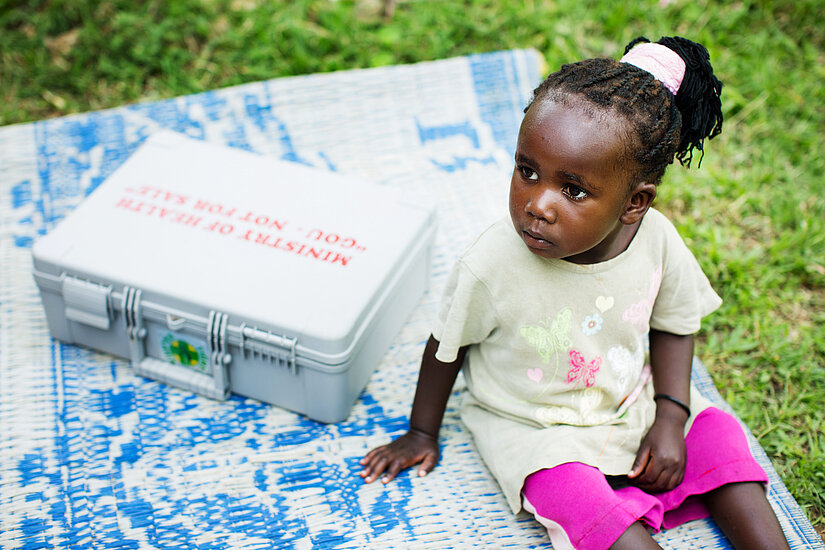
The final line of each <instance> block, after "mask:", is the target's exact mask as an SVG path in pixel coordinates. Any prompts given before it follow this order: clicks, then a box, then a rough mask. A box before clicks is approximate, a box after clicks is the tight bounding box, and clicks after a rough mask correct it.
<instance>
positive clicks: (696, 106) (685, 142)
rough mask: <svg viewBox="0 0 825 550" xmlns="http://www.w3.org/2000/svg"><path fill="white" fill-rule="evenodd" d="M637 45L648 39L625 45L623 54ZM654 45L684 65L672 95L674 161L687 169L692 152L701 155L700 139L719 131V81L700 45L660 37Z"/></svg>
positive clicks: (706, 53)
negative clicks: (676, 116) (677, 124)
mask: <svg viewBox="0 0 825 550" xmlns="http://www.w3.org/2000/svg"><path fill="white" fill-rule="evenodd" d="M640 42H649V40H648V39H647V38H644V37H639V38H636V39H635V40H633V41H632V42H630V44H628V45H627V47H626V48H625V53H627V52H628V51H630V50H631V49H632V48H633V46H635V45H636V44H639V43H640ZM656 43H657V44H661V45H662V46H666V47H667V48H669V49H671V50H673V51H674V52H676V53H677V54H679V57H681V58H682V60H683V61H684V62H685V76H684V78H683V79H682V84H681V85H680V86H679V91H678V93H677V94H676V108H677V109H678V110H679V113H680V114H681V116H682V130H681V135H680V140H679V147H678V149H677V150H676V158H677V159H679V162H681V163H682V164H683V165H685V166H690V162H691V160H692V159H693V149H697V150H699V151H700V152H701V153H702V155H704V139H705V138H708V139H711V138H714V137H716V136H717V135H719V133H720V132H721V131H722V101H721V99H720V96H721V94H722V82H721V81H719V79H718V78H716V76H714V74H713V67H712V66H711V64H710V54H709V53H708V50H707V48H705V47H704V46H703V45H701V44H698V43H696V42H693V41H692V40H688V39H687V38H682V37H681V36H663V37H662V38H660V39H659V40H657V41H656ZM699 164H700V165H701V164H702V159H701V157H700V158H699Z"/></svg>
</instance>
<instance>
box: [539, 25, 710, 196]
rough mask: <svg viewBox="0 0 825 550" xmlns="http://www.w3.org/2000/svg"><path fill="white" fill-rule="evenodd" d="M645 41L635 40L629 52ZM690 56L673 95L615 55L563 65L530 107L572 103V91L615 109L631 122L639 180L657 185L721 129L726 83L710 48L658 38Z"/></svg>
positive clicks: (687, 162)
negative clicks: (718, 75)
mask: <svg viewBox="0 0 825 550" xmlns="http://www.w3.org/2000/svg"><path fill="white" fill-rule="evenodd" d="M640 42H649V41H648V40H647V38H644V37H639V38H636V39H635V40H633V41H632V42H630V43H629V44H628V45H627V47H626V48H625V53H627V52H628V51H630V50H631V49H632V48H633V46H635V45H636V44H639V43H640ZM657 43H658V44H661V45H663V46H666V47H668V48H670V49H671V50H673V51H674V52H676V53H677V54H678V55H679V56H680V57H681V58H682V59H683V60H684V61H685V76H684V79H683V80H682V84H681V86H680V87H679V91H678V93H677V94H676V96H674V95H673V94H672V93H671V92H670V91H669V90H668V89H667V88H666V87H665V86H664V84H662V83H661V82H659V81H658V80H656V79H655V78H654V77H653V75H652V74H650V73H649V72H647V71H645V70H644V69H640V68H638V67H636V66H634V65H631V64H629V63H620V62H619V61H617V60H615V59H605V58H595V59H587V60H584V61H580V62H578V63H572V64H568V65H563V66H562V67H561V69H559V70H558V71H557V72H555V73H553V74H551V75H550V76H548V77H547V78H546V79H545V80H544V82H542V83H541V84H540V85H539V86H538V87H537V88H536V89H535V90H534V91H533V99H532V100H531V101H530V104H529V105H528V106H527V108H525V112H527V110H528V109H529V108H530V106H531V105H532V104H533V103H535V102H536V101H543V100H545V99H549V100H551V101H558V102H561V103H566V102H569V101H570V100H571V99H570V97H571V96H574V97H580V98H584V99H585V100H587V101H588V102H590V104H591V105H593V106H595V107H597V108H600V109H605V110H613V111H615V112H616V113H618V114H619V115H621V116H623V117H624V118H625V120H626V121H627V122H628V124H629V129H630V131H629V139H630V142H629V143H628V144H627V154H626V156H627V157H629V159H630V160H633V161H634V162H635V165H636V166H637V167H638V169H637V170H636V171H635V173H634V182H633V183H635V182H638V181H642V180H647V181H650V182H651V183H654V184H658V183H659V182H660V181H661V179H662V176H663V175H664V172H665V169H666V168H667V166H668V165H669V164H671V163H672V162H673V159H674V157H675V158H677V159H678V160H679V162H680V163H681V164H682V165H684V166H686V167H690V163H691V161H692V160H693V151H694V149H696V150H698V151H699V152H700V153H701V156H700V158H699V165H700V166H701V163H702V156H704V139H705V138H706V137H707V138H708V139H711V138H713V137H715V136H717V135H718V134H719V133H720V132H721V131H722V104H721V101H720V99H719V96H720V94H721V93H722V83H721V82H720V81H719V80H718V79H717V78H716V77H715V76H714V74H713V67H711V65H710V55H709V54H708V51H707V49H705V47H704V46H702V45H701V44H697V43H695V42H692V41H690V40H687V39H686V38H681V37H678V36H674V37H662V38H661V39H659V41H658V42H657Z"/></svg>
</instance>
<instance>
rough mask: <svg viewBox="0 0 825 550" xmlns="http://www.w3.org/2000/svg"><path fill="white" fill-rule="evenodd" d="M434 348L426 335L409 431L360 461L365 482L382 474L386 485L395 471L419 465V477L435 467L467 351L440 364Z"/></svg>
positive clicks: (432, 342) (434, 344) (431, 340)
mask: <svg viewBox="0 0 825 550" xmlns="http://www.w3.org/2000/svg"><path fill="white" fill-rule="evenodd" d="M437 349H438V341H437V340H436V339H435V338H434V337H432V336H430V339H429V340H428V341H427V346H426V347H425V348H424V356H423V357H422V358H421V370H420V371H419V373H418V386H417V387H416V389H415V398H414V399H413V406H412V412H411V413H410V429H409V431H408V432H407V433H405V434H404V435H402V436H401V437H399V438H398V439H396V440H395V441H393V442H392V443H390V444H388V445H384V446H382V447H378V448H377V449H373V450H372V451H370V452H369V453H367V456H365V457H364V458H362V459H361V465H362V466H363V467H364V469H363V470H362V471H361V474H360V475H361V477H363V478H364V481H365V482H367V483H370V482H372V481H374V480H375V479H376V478H378V476H380V475H381V474H382V473H384V472H385V471H386V475H384V477H383V478H382V479H381V481H382V482H383V483H388V482H390V481H392V479H393V478H394V477H395V476H396V475H397V474H398V472H400V471H401V470H403V469H404V468H409V467H410V466H413V465H415V464H418V463H419V462H420V463H421V467H419V469H418V475H419V476H423V475H426V474H427V473H428V472H429V471H430V470H432V469H433V468H435V465H436V463H437V462H438V456H439V452H438V430H439V428H441V421H442V419H443V418H444V409H445V408H446V407H447V399H449V397H450V393H451V392H452V389H453V384H454V383H455V379H456V377H457V376H458V371H459V370H461V365H462V363H464V355H465V354H466V352H467V348H466V347H463V348H461V349H460V350H459V352H458V357H456V360H455V361H453V362H451V363H443V362H441V361H439V360H438V359H436V358H435V352H436V350H437Z"/></svg>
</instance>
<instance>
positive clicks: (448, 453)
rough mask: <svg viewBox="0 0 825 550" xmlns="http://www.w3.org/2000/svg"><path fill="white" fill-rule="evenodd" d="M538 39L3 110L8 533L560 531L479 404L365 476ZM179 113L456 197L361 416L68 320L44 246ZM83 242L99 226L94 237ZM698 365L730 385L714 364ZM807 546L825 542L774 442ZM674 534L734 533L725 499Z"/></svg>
mask: <svg viewBox="0 0 825 550" xmlns="http://www.w3.org/2000/svg"><path fill="white" fill-rule="evenodd" d="M540 65H541V60H540V58H539V56H538V54H537V53H536V52H534V51H510V52H501V53H493V54H485V55H478V56H470V57H463V58H457V59H448V60H443V61H436V62H430V63H421V64H417V65H411V66H399V67H385V68H380V69H370V70H359V71H348V72H340V73H332V74H324V75H312V76H305V77H296V78H284V79H277V80H272V81H267V82H260V83H255V84H248V85H244V86H238V87H234V88H228V89H224V90H218V91H214V92H209V93H204V94H198V95H193V96H186V97H180V98H176V99H173V100H168V101H159V102H153V103H143V104H138V105H132V106H127V107H123V108H118V109H113V110H108V111H101V112H93V113H88V114H83V115H77V116H70V117H65V118H59V119H54V120H47V121H42V122H36V123H32V124H23V125H16V126H9V127H5V128H0V547H2V548H50V547H58V548H69V547H71V548H100V549H114V548H187V549H189V548H192V549H194V548H240V549H253V548H255V549H257V548H376V549H377V548H382V549H383V548H439V549H440V548H471V547H472V548H474V547H478V548H548V547H549V542H548V539H547V536H546V534H545V533H544V531H543V529H541V528H540V527H539V525H538V524H537V523H535V522H534V521H532V520H531V519H530V518H528V517H514V516H512V515H511V514H510V512H509V511H508V508H507V505H506V503H505V501H504V499H503V497H502V495H501V493H500V491H499V489H498V487H497V485H496V483H495V481H493V479H492V478H491V477H490V474H489V473H488V471H487V470H486V469H485V467H484V465H483V463H482V462H481V460H480V458H479V456H478V454H477V453H476V451H475V449H474V447H473V443H472V440H471V438H470V436H469V434H468V433H467V431H466V430H465V429H464V428H463V427H462V425H461V422H460V420H459V419H458V416H457V412H456V407H457V404H458V400H459V399H460V393H461V388H460V387H459V388H457V390H456V392H455V394H454V395H453V397H452V398H451V400H450V403H449V408H448V411H447V415H446V419H445V425H444V428H443V430H442V442H443V457H442V461H441V463H440V465H439V467H438V468H436V470H435V471H433V473H432V474H431V475H429V476H427V477H425V478H418V477H416V476H414V475H411V474H410V473H409V472H407V473H405V474H403V475H401V476H400V478H399V479H397V480H396V481H394V482H393V483H391V484H389V485H387V486H382V485H381V484H380V483H378V484H371V485H365V484H364V483H363V482H362V480H361V478H360V477H358V475H357V472H358V471H359V470H360V468H359V465H358V460H359V459H360V458H361V456H363V455H364V453H365V452H366V451H367V450H368V449H370V448H372V447H373V446H375V445H377V444H381V443H384V442H386V441H388V440H389V439H390V438H391V437H392V436H394V435H397V434H399V433H401V432H402V430H404V429H405V426H406V421H407V420H406V419H407V414H408V412H409V407H410V403H411V400H412V395H413V391H414V386H415V380H416V375H417V370H418V360H419V357H420V353H421V351H422V348H423V344H424V340H425V339H426V337H427V335H428V332H429V319H431V318H432V315H433V314H434V311H435V307H436V302H437V300H438V297H439V294H440V291H441V285H442V284H443V279H444V277H445V275H446V272H447V270H448V269H449V267H450V265H451V264H452V262H453V259H454V258H455V256H456V255H457V254H458V253H459V252H460V251H461V249H462V248H463V247H464V246H465V245H466V244H467V243H468V241H469V239H470V237H471V236H472V235H474V234H475V233H476V232H477V231H478V230H479V229H480V228H481V227H483V226H484V225H486V224H487V223H488V222H489V221H490V220H491V219H493V218H495V217H498V216H501V215H504V214H505V213H506V192H507V182H508V181H509V173H510V171H511V165H512V164H511V163H512V161H511V156H512V151H513V147H514V141H515V136H516V133H517V128H518V123H519V121H520V119H521V110H522V108H523V106H524V104H525V102H526V99H527V98H528V96H529V92H530V90H531V89H532V88H533V87H534V86H535V85H536V84H537V83H538V81H539V78H540V75H539V67H540ZM163 128H165V129H171V130H175V131H178V132H183V133H185V134H188V135H190V136H194V137H197V138H202V139H205V140H208V141H211V142H215V143H220V144H227V145H231V146H234V147H240V148H244V149H248V150H251V151H255V152H257V153H260V154H263V155H270V156H273V157H276V158H282V159H289V160H293V161H297V162H304V163H307V164H310V165H315V166H320V167H326V168H329V169H332V170H337V171H340V172H345V173H349V174H355V175H359V176H362V177H364V178H366V179H368V180H372V181H375V182H378V183H381V184H384V185H389V186H394V187H399V188H406V189H412V188H415V189H417V190H419V191H421V190H423V191H424V192H426V193H428V194H430V195H431V196H433V197H435V198H437V199H438V201H439V203H440V205H441V206H440V211H439V236H438V240H437V251H436V258H435V262H434V266H433V273H432V285H431V289H430V292H429V293H428V294H427V295H426V296H425V297H424V298H423V299H422V301H421V303H420V305H419V307H418V308H417V309H416V311H415V312H414V314H413V315H412V317H411V318H410V320H409V322H408V323H407V324H406V326H405V327H404V329H403V330H402V332H401V333H400V334H399V335H398V336H397V338H396V339H395V342H394V344H393V346H392V348H391V349H390V350H389V351H388V353H387V354H386V356H385V357H384V360H383V361H382V363H381V365H380V367H379V369H378V371H377V372H376V373H375V374H374V375H373V377H372V378H371V380H370V382H369V385H368V386H367V388H366V390H365V391H364V393H363V394H362V396H361V397H360V399H359V400H358V402H357V403H356V405H355V407H354V409H353V411H352V414H351V415H350V417H349V419H348V420H347V421H346V422H343V423H340V424H336V425H323V424H318V423H315V422H312V421H309V420H307V419H305V418H303V417H301V416H298V415H295V414H292V413H290V412H287V411H284V410H282V409H279V408H277V407H273V406H268V405H262V404H260V403H257V402H255V401H252V400H248V399H244V398H240V397H233V398H231V399H230V400H229V401H227V402H225V403H219V402H215V401H210V400H208V399H205V398H201V397H198V396H195V395H192V394H189V393H186V392H184V391H180V390H177V389H173V388H170V387H167V386H164V385H162V384H160V383H157V382H153V381H150V380H147V379H143V378H140V377H138V376H135V375H134V374H133V373H132V371H131V369H130V367H129V365H128V363H127V362H125V361H122V360H118V359H115V358H113V357H110V356H106V355H103V354H99V353H96V352H93V351H90V350H87V349H81V348H78V347H74V346H70V345H64V344H60V343H57V342H54V341H52V340H51V339H50V337H49V334H48V331H47V327H46V324H45V318H44V313H43V310H42V308H41V305H40V299H39V295H38V293H37V290H36V288H35V285H34V282H33V279H32V276H31V256H30V248H31V244H32V242H33V241H34V240H35V239H36V238H37V237H38V236H40V235H43V234H45V233H46V232H48V231H49V230H51V229H52V228H53V227H54V226H55V224H56V223H57V222H58V221H60V219H61V218H62V217H63V216H64V215H65V214H66V213H67V212H68V211H70V210H71V209H72V208H74V207H75V206H76V205H77V204H78V203H79V202H80V201H82V200H83V198H84V197H85V196H86V195H87V194H88V193H90V192H91V191H92V190H93V189H94V188H95V187H96V186H97V185H98V184H99V183H100V182H101V181H103V180H104V179H105V178H106V176H107V175H109V174H110V173H111V172H112V171H113V170H114V169H115V168H117V167H118V166H119V165H120V164H121V163H122V162H123V161H124V160H125V159H126V158H127V157H128V156H129V155H130V154H131V153H132V152H133V151H134V150H135V149H136V148H137V146H138V145H139V144H140V143H141V142H142V141H143V140H144V139H145V138H146V137H147V136H148V135H150V134H152V133H153V132H155V131H157V130H160V129H163ZM79 245H82V243H79ZM695 377H696V379H697V381H698V382H699V384H700V386H702V387H703V388H704V389H705V390H706V391H707V393H708V394H709V395H710V396H711V397H712V398H713V399H715V400H716V401H717V402H719V403H720V404H721V403H722V401H721V398H720V397H719V394H718V393H717V392H716V390H715V389H714V388H713V386H712V383H711V381H710V379H709V377H708V375H707V372H706V371H705V369H704V368H703V367H702V366H701V364H699V363H697V364H696V365H695ZM752 443H753V445H754V452H755V454H756V456H757V457H758V459H759V461H760V462H761V463H762V465H763V466H765V468H766V469H767V470H768V472H769V474H770V476H771V479H772V482H773V483H772V485H771V488H770V499H771V503H772V504H773V506H774V507H775V509H776V512H777V514H778V516H779V518H780V521H781V523H782V526H783V528H784V529H785V531H786V533H787V535H788V537H789V538H790V540H791V547H792V548H795V549H797V548H823V545H822V543H821V541H820V540H819V537H818V536H817V535H816V533H815V532H814V530H813V529H812V528H811V526H810V524H809V522H808V521H807V520H806V519H805V517H804V515H803V514H802V512H801V510H800V509H799V506H798V505H797V504H796V502H795V501H794V500H793V498H792V497H791V496H790V494H789V493H788V491H787V490H786V488H785V487H784V485H783V484H782V483H781V481H780V480H779V479H778V477H777V476H776V473H775V471H774V469H773V468H772V467H771V465H770V462H769V461H768V459H767V457H766V456H765V454H764V452H763V451H762V450H761V449H760V448H759V447H758V445H756V443H755V442H753V440H752ZM657 540H658V541H659V542H660V544H661V545H662V546H663V547H665V548H728V547H729V546H728V545H727V543H726V542H725V540H724V537H723V536H722V535H721V533H720V532H719V531H718V529H717V528H716V527H715V525H714V524H713V522H711V521H698V522H692V523H689V524H686V525H684V526H682V527H680V528H678V529H674V530H671V531H666V532H664V533H661V534H659V535H657Z"/></svg>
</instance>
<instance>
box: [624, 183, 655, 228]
mask: <svg viewBox="0 0 825 550" xmlns="http://www.w3.org/2000/svg"><path fill="white" fill-rule="evenodd" d="M655 198H656V185H654V184H652V183H648V182H646V181H643V182H641V183H639V184H637V185H636V187H635V188H634V189H633V191H632V192H631V194H630V197H629V198H628V199H627V207H626V208H625V211H624V213H623V214H622V217H621V218H620V220H621V222H622V223H623V224H625V225H633V224H634V223H636V222H638V221H639V220H641V219H642V218H643V217H644V215H645V214H646V213H647V209H648V208H650V205H651V204H653V199H655Z"/></svg>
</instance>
